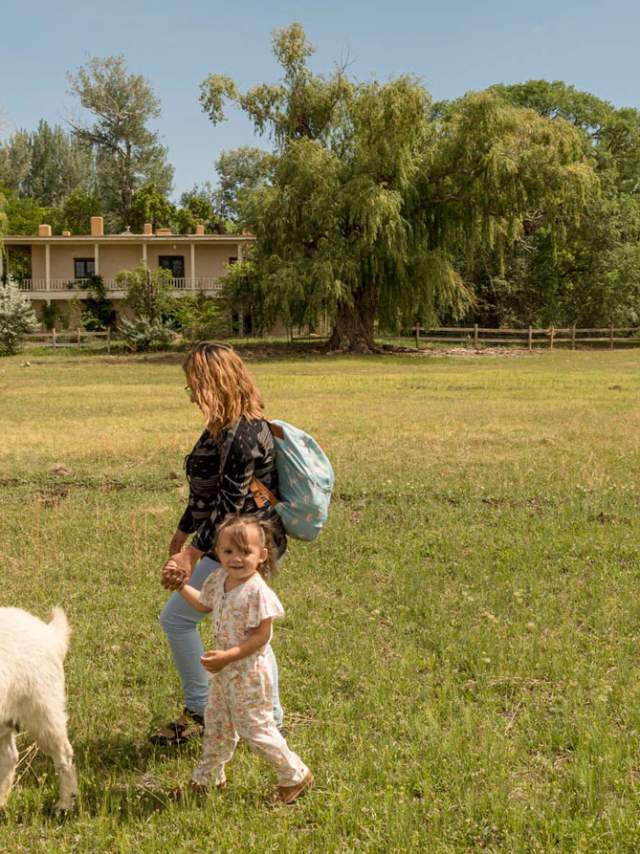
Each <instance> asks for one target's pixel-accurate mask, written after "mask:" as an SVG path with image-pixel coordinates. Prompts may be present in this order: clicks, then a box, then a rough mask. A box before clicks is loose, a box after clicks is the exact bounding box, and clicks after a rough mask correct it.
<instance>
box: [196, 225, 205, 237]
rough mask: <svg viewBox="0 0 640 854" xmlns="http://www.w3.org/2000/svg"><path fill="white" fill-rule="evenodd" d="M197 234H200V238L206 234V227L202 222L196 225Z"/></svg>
mask: <svg viewBox="0 0 640 854" xmlns="http://www.w3.org/2000/svg"><path fill="white" fill-rule="evenodd" d="M196 234H198V235H199V236H202V235H203V234H204V225H203V224H202V223H201V222H199V223H198V224H197V225H196Z"/></svg>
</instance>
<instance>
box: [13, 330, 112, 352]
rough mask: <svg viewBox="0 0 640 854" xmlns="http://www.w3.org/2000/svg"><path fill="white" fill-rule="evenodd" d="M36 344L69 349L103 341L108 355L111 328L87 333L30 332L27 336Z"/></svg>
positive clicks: (59, 331)
mask: <svg viewBox="0 0 640 854" xmlns="http://www.w3.org/2000/svg"><path fill="white" fill-rule="evenodd" d="M25 337H26V339H27V340H28V341H32V342H33V343H34V344H38V343H42V344H45V345H49V346H51V347H69V346H77V345H78V344H88V343H89V342H90V341H97V340H100V339H102V340H103V341H105V342H106V344H107V353H111V339H112V334H111V328H110V327H108V328H107V329H105V330H103V331H96V332H87V330H86V329H82V328H78V329H64V330H58V329H55V328H54V329H52V330H51V331H50V332H30V333H29V334H28V335H26V336H25Z"/></svg>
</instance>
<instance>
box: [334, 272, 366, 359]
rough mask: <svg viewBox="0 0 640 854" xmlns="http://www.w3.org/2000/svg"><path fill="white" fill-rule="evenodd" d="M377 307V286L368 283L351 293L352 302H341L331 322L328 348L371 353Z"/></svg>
mask: <svg viewBox="0 0 640 854" xmlns="http://www.w3.org/2000/svg"><path fill="white" fill-rule="evenodd" d="M377 308H378V288H377V286H376V285H375V284H373V283H371V282H370V283H368V284H366V285H363V286H362V287H360V288H358V290H357V291H356V292H355V293H354V294H353V304H352V305H350V304H349V303H341V304H340V305H339V306H338V311H337V313H336V317H335V320H334V323H333V331H332V333H331V337H330V339H329V344H328V348H329V350H347V351H349V352H350V353H373V352H375V351H376V350H377V347H376V345H375V344H374V341H373V327H374V323H375V319H376V312H377Z"/></svg>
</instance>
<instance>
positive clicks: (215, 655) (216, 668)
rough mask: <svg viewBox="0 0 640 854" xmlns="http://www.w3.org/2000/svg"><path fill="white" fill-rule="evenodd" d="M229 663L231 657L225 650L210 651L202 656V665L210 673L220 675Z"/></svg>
mask: <svg viewBox="0 0 640 854" xmlns="http://www.w3.org/2000/svg"><path fill="white" fill-rule="evenodd" d="M229 662H230V658H229V655H228V653H227V651H226V650H224V649H210V650H208V652H205V654H204V655H202V656H200V663H201V664H202V666H203V667H204V669H205V670H207V671H208V672H209V673H219V672H220V671H221V670H222V669H223V668H224V667H226V666H227V664H229Z"/></svg>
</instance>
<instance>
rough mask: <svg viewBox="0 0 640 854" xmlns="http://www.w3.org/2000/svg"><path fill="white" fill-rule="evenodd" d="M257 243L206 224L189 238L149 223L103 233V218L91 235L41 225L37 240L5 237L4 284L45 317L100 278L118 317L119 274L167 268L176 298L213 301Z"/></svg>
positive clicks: (0, 275) (94, 221) (0, 272)
mask: <svg viewBox="0 0 640 854" xmlns="http://www.w3.org/2000/svg"><path fill="white" fill-rule="evenodd" d="M254 240H255V238H254V236H253V235H251V234H205V233H204V226H197V227H196V233H195V234H189V235H179V234H172V233H171V231H170V230H169V229H166V228H158V229H156V231H155V233H154V232H153V229H152V227H151V224H150V223H147V224H145V226H144V232H143V233H142V234H132V233H131V232H130V231H128V230H127V231H125V232H123V233H122V234H105V233H104V223H103V218H102V217H99V216H94V217H91V234H82V235H80V234H78V235H72V234H71V233H70V232H68V231H66V232H63V233H62V235H61V236H57V235H56V236H53V235H52V234H51V226H50V225H46V224H43V225H41V226H40V227H39V230H38V236H37V237H33V236H22V235H8V236H6V237H5V238H4V240H3V245H4V253H3V252H2V251H0V280H2V281H6V280H14V281H15V282H16V283H17V284H18V287H19V288H20V290H21V291H22V292H23V293H24V294H25V296H27V297H29V298H30V299H31V301H32V304H33V307H34V309H35V310H36V313H37V315H38V316H41V315H42V309H43V307H44V305H45V304H47V303H51V302H59V303H62V304H64V303H65V302H68V301H70V300H73V299H78V298H79V299H80V300H82V299H83V298H86V297H87V296H88V293H87V291H86V288H83V283H84V282H86V280H87V279H90V278H91V277H92V276H101V278H102V280H103V282H104V285H105V287H106V290H107V296H108V297H109V299H110V300H111V301H112V302H113V304H114V308H115V309H116V312H117V313H118V314H120V312H121V310H122V300H123V299H124V297H125V296H126V293H125V291H124V290H123V288H122V286H121V285H119V284H118V283H117V282H116V276H117V274H118V273H120V272H122V271H123V270H132V269H134V268H135V267H138V266H139V265H140V264H144V265H146V266H147V267H148V269H149V270H157V269H159V268H164V269H166V270H169V271H170V272H171V274H172V277H173V288H174V291H175V294H176V295H177V296H179V295H181V294H204V295H205V296H210V297H215V296H216V295H217V294H218V293H219V291H220V287H221V285H220V278H221V277H222V276H223V275H224V273H225V269H226V267H227V265H228V264H233V263H234V262H235V261H238V260H240V259H242V257H243V253H244V252H245V251H246V247H247V246H249V245H250V244H251V243H253V242H254ZM3 256H4V257H3ZM12 266H13V268H14V269H13V270H12ZM59 307H60V308H62V307H63V306H62V305H60V306H59Z"/></svg>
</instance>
